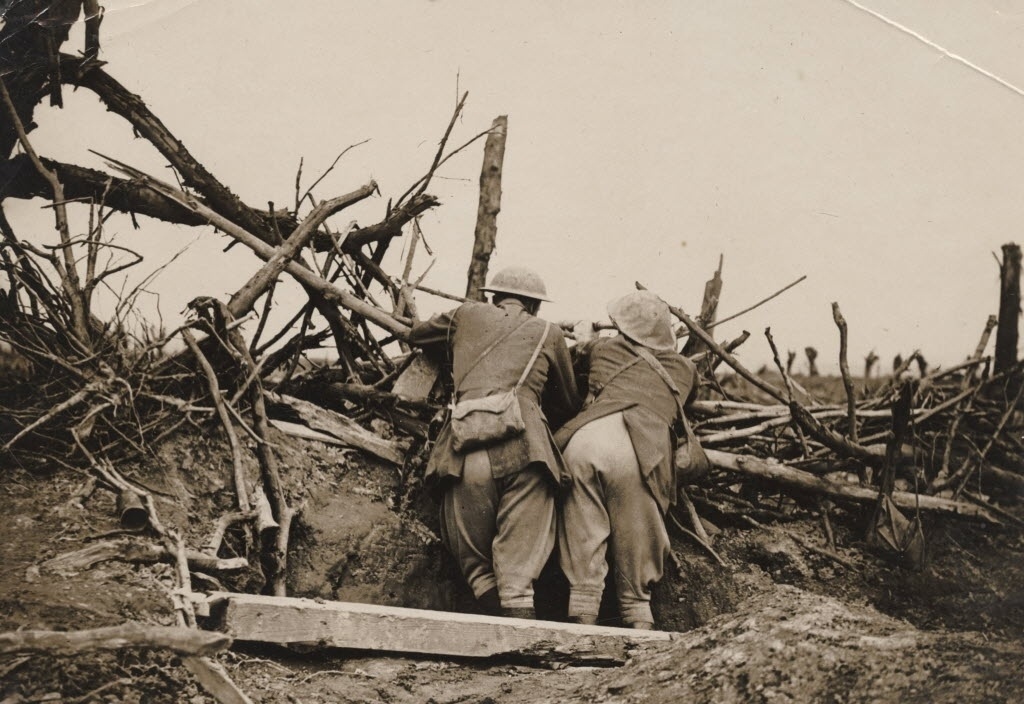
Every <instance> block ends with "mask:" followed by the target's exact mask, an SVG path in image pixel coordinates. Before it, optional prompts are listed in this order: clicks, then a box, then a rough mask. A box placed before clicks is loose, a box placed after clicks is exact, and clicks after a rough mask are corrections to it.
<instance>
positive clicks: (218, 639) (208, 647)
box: [0, 623, 232, 656]
mask: <svg viewBox="0 0 1024 704" xmlns="http://www.w3.org/2000/svg"><path fill="white" fill-rule="evenodd" d="M231 641H232V639H231V636H229V635H227V634H224V633H211V632H210V631H197V630H194V629H191V628H180V627H176V626H151V625H148V624H143V623H124V624H121V625H120V626H107V627H105V628H90V629H87V630H84V631H12V632H9V633H0V655H13V654H16V653H42V654H45V655H50V656H57V655H76V654H78V653H83V652H87V651H90V650H121V649H122V648H164V649H167V650H171V651H173V652H175V653H178V654H179V655H212V654H214V653H217V652H219V651H221V650H225V649H226V648H228V647H230V646H231Z"/></svg>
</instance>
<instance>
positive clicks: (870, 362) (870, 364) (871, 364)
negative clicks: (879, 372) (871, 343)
mask: <svg viewBox="0 0 1024 704" xmlns="http://www.w3.org/2000/svg"><path fill="white" fill-rule="evenodd" d="M876 364H878V355H877V354H875V351H874V350H871V351H870V352H868V353H867V355H866V356H865V357H864V380H865V381H866V380H868V379H870V378H871V374H872V372H874V370H875V365H876Z"/></svg>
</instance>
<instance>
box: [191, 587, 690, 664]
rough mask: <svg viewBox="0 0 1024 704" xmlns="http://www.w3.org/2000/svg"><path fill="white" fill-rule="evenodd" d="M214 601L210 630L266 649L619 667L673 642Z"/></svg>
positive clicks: (446, 618)
mask: <svg viewBox="0 0 1024 704" xmlns="http://www.w3.org/2000/svg"><path fill="white" fill-rule="evenodd" d="M209 600H210V606H211V614H213V616H212V618H211V623H210V626H211V627H214V628H219V629H221V630H224V631H226V632H227V633H228V634H229V635H231V636H232V637H233V638H235V640H240V641H257V642H263V643H277V644H293V645H295V644H303V645H310V646H319V647H334V648H355V649H359V650H383V651H389V652H398V653H428V654H433V655H447V656H454V657H467V658H493V657H501V656H510V657H519V658H527V659H543V660H558V661H568V662H586V663H591V664H594V663H620V662H623V661H624V660H625V658H626V655H627V653H628V651H629V650H631V649H633V648H635V647H637V646H639V645H641V644H643V643H652V642H663V641H668V640H671V638H672V634H671V633H667V632H664V631H637V630H631V629H627V628H609V627H606V626H584V625H580V624H572V623H555V622H553V621H530V620H525V619H517V618H501V617H498V616H480V615H476V614H461V613H448V612H442V611H427V610H423V609H405V608H399V607H391V606H377V605H375V604H353V603H346V602H339V601H314V600H312V599H297V598H290V597H271V596H258V595H252V594H232V593H228V592H218V593H214V594H211V595H210V597H209Z"/></svg>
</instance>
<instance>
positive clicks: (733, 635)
mask: <svg viewBox="0 0 1024 704" xmlns="http://www.w3.org/2000/svg"><path fill="white" fill-rule="evenodd" d="M1022 666H1024V647H1022V646H1021V644H1020V643H1019V642H1015V641H1002V642H999V641H992V640H990V639H989V638H987V637H986V636H985V635H984V634H982V633H976V632H966V633H949V632H941V631H939V632H933V631H921V630H918V629H916V628H914V627H913V626H911V625H909V624H908V623H906V622H903V621H899V620H896V619H893V618H891V617H888V616H885V615H883V614H881V613H879V612H878V611H876V610H874V609H872V608H870V607H866V606H855V605H848V604H843V603H841V602H839V601H837V600H835V599H833V598H830V597H827V596H821V595H815V594H811V593H809V592H806V591H803V590H801V589H798V588H795V587H790V586H784V585H782V586H779V587H778V588H777V589H774V590H771V591H769V592H767V593H764V594H761V595H759V596H757V597H755V598H753V599H751V600H748V601H746V602H744V603H743V605H742V606H741V608H740V609H739V610H738V611H737V612H736V613H734V614H730V615H728V616H722V617H719V618H717V619H715V620H714V621H712V622H711V623H710V624H708V625H707V626H705V627H703V628H700V629H698V630H695V631H691V632H689V633H685V634H682V635H680V637H679V640H678V641H676V642H674V643H672V644H671V645H670V646H667V647H663V648H661V649H658V650H657V651H654V652H649V653H647V654H645V655H643V656H640V657H636V658H634V659H633V661H631V662H630V664H628V665H627V666H626V667H624V668H621V669H618V670H610V671H606V672H601V673H599V674H597V675H596V676H594V677H590V678H587V679H588V680H589V681H588V682H587V683H586V684H584V685H582V686H581V687H580V688H579V689H577V690H576V691H574V692H573V693H572V694H571V695H566V694H564V693H562V694H560V695H559V696H558V698H557V701H560V702H595V701H596V702H609V703H611V702H639V701H644V702H678V701H686V702H693V703H694V704H699V703H701V702H729V701H743V702H798V701H821V702H848V703H851V704H852V703H855V702H878V701H902V702H962V701H975V702H1015V701H1021V700H1022V699H1024V681H1022V680H1021V678H1020V676H1019V673H1020V672H1021V668H1022ZM997 682H998V683H999V684H998V686H994V683H997ZM520 701H534V702H554V701H556V699H551V698H544V697H540V698H536V699H520Z"/></svg>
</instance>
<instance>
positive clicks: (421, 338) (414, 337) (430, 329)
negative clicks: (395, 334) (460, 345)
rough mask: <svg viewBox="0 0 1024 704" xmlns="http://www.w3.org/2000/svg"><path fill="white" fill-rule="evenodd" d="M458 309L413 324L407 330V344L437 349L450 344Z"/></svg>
mask: <svg viewBox="0 0 1024 704" xmlns="http://www.w3.org/2000/svg"><path fill="white" fill-rule="evenodd" d="M458 312H459V309H458V308H454V309H452V310H449V311H445V312H444V313H438V314H437V315H435V316H433V317H431V318H430V319H429V320H424V321H422V322H418V323H414V324H413V326H412V329H411V330H409V344H410V345H416V346H417V347H428V348H429V347H438V346H440V345H446V346H447V345H449V344H451V339H452V336H453V335H454V334H455V327H456V324H457V319H458V315H457V314H458Z"/></svg>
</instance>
